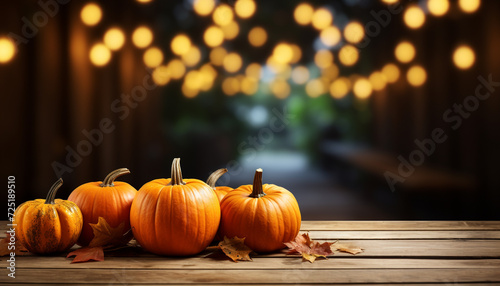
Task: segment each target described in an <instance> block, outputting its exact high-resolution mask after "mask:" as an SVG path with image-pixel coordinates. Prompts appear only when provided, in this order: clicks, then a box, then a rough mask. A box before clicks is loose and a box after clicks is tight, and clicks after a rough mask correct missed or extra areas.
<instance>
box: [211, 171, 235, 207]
mask: <svg viewBox="0 0 500 286" xmlns="http://www.w3.org/2000/svg"><path fill="white" fill-rule="evenodd" d="M225 173H227V169H226V168H222V169H219V170H217V171H214V172H213V173H212V174H211V175H210V176H209V177H208V179H207V185H209V186H210V187H211V188H212V189H213V190H214V192H215V194H216V195H217V198H218V199H219V202H220V201H222V199H223V198H224V196H225V195H226V194H227V193H228V192H230V191H232V190H233V188H230V187H226V186H219V187H216V186H215V183H217V180H219V178H220V177H221V176H222V175H224V174H225Z"/></svg>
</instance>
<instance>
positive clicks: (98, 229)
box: [89, 217, 128, 247]
mask: <svg viewBox="0 0 500 286" xmlns="http://www.w3.org/2000/svg"><path fill="white" fill-rule="evenodd" d="M89 224H90V226H91V227H92V230H93V231H94V238H93V239H92V241H91V242H90V243H89V246H90V247H94V246H105V245H122V244H126V243H127V241H128V240H127V241H125V236H124V235H122V233H123V228H124V227H125V224H124V223H123V222H122V223H121V224H120V225H119V226H118V227H116V228H113V227H111V226H110V225H109V224H108V222H106V220H105V219H104V218H103V217H99V220H98V221H97V223H89ZM126 235H127V234H126Z"/></svg>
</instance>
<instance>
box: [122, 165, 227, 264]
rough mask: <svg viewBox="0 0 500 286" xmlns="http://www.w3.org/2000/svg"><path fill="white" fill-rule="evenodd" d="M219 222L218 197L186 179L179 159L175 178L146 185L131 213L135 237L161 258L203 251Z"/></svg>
mask: <svg viewBox="0 0 500 286" xmlns="http://www.w3.org/2000/svg"><path fill="white" fill-rule="evenodd" d="M219 222H220V206H219V200H218V199H217V195H216V194H215V193H214V191H213V190H212V188H210V186H208V185H207V184H205V183H204V182H203V181H200V180H196V179H182V172H181V167H180V159H179V158H176V159H174V161H173V162H172V178H171V179H157V180H153V181H151V182H149V183H146V184H145V185H144V186H142V188H141V189H140V190H139V192H138V193H137V196H136V197H135V199H134V202H133V203H132V208H131V210H130V224H131V225H132V232H133V233H134V237H135V238H136V239H137V241H138V242H139V244H140V245H141V246H142V247H143V248H144V249H146V250H147V251H149V252H152V253H156V254H160V255H175V256H186V255H193V254H197V253H199V252H201V251H202V250H204V249H205V248H206V247H207V246H208V245H209V244H210V242H211V241H212V240H213V239H214V236H215V233H216V232H217V228H218V227H219Z"/></svg>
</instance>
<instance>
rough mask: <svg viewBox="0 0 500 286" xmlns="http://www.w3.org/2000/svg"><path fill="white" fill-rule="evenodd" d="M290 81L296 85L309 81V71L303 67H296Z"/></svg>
mask: <svg viewBox="0 0 500 286" xmlns="http://www.w3.org/2000/svg"><path fill="white" fill-rule="evenodd" d="M292 80H293V82H295V83H296V84H304V83H306V82H307V81H308V80H309V69H308V68H307V67H305V66H296V67H295V68H294V69H293V70H292Z"/></svg>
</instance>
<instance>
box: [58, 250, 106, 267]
mask: <svg viewBox="0 0 500 286" xmlns="http://www.w3.org/2000/svg"><path fill="white" fill-rule="evenodd" d="M71 256H75V258H74V259H73V261H71V263H79V262H88V261H104V250H103V248H102V246H96V247H84V248H80V249H77V250H75V251H71V252H70V253H68V255H67V256H66V258H69V257H71Z"/></svg>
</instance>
